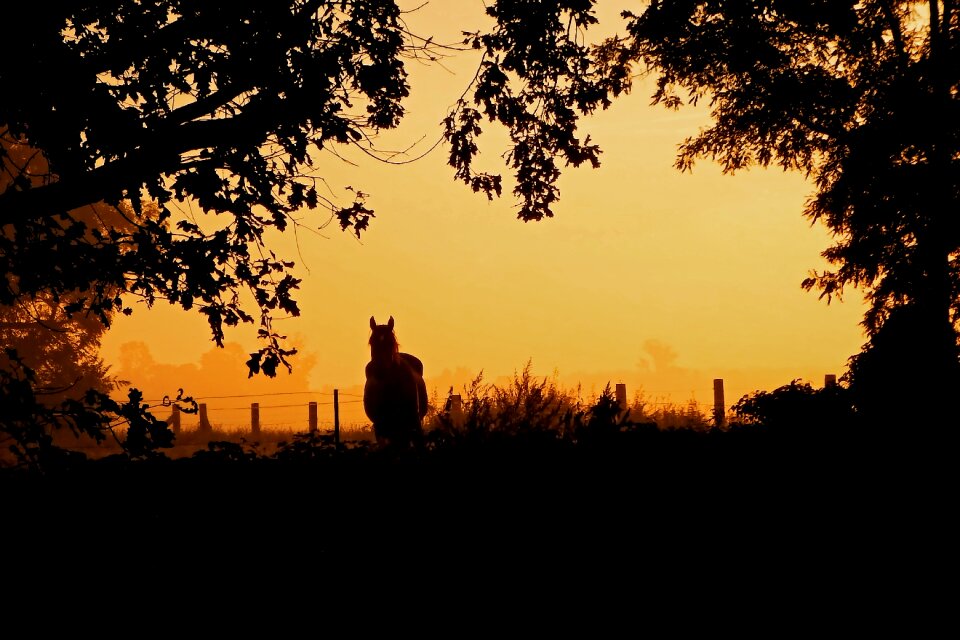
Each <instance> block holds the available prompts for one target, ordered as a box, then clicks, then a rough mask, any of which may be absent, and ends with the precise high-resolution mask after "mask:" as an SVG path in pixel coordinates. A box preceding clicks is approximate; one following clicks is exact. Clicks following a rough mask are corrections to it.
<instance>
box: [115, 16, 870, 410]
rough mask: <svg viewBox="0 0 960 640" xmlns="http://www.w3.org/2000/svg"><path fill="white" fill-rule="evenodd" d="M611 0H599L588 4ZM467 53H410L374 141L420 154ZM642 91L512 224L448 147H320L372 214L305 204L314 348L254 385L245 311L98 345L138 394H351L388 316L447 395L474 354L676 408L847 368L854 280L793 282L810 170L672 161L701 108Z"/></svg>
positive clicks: (168, 314)
mask: <svg viewBox="0 0 960 640" xmlns="http://www.w3.org/2000/svg"><path fill="white" fill-rule="evenodd" d="M617 4H618V3H615V2H604V3H602V6H603V8H604V12H603V13H602V14H601V17H603V18H607V17H610V16H611V15H613V14H614V13H615V12H613V11H612V8H613V7H615V6H616V5H617ZM474 5H476V6H474ZM481 12H482V5H481V3H480V2H479V1H478V2H463V3H460V2H457V3H450V2H442V3H441V2H437V1H434V2H433V3H431V4H429V5H427V6H426V7H425V8H424V9H423V10H421V12H420V13H419V15H416V16H413V17H411V24H412V26H414V28H415V29H416V30H418V31H419V32H420V33H424V34H428V35H429V34H432V35H434V36H435V37H436V39H437V40H438V41H452V40H456V36H457V33H458V30H459V28H460V27H461V26H462V25H465V24H469V23H470V22H469V20H474V21H476V20H477V19H478V18H476V16H479V15H482V14H481ZM476 61H477V58H476V56H475V55H474V54H472V53H471V54H464V55H462V56H458V57H456V58H454V59H450V60H447V61H446V62H445V68H441V67H424V66H420V65H414V66H411V67H410V71H411V84H412V96H411V99H410V100H409V102H408V103H407V108H408V116H407V118H406V121H405V123H404V125H403V126H402V128H401V129H400V130H399V131H396V132H390V133H389V134H388V135H384V136H383V138H382V141H381V142H382V145H383V147H384V148H387V149H400V148H406V147H408V146H410V145H411V144H413V143H415V142H417V141H418V140H421V139H422V142H420V143H419V144H418V145H417V146H416V147H414V149H413V150H412V152H411V154H412V155H416V154H417V153H418V152H422V151H425V150H426V149H427V148H428V147H429V146H430V145H431V144H432V143H433V142H434V141H435V140H436V139H437V138H438V137H439V136H440V134H441V128H440V124H439V123H440V120H441V119H442V118H443V117H444V115H445V114H446V112H447V109H448V108H449V107H450V106H451V105H452V104H453V102H454V101H455V100H456V98H457V96H458V95H459V94H460V93H461V92H462V91H463V88H464V86H465V85H466V83H467V82H469V79H470V77H472V74H473V71H474V69H475V65H476ZM650 93H651V91H650V83H649V82H643V81H641V82H638V84H637V86H636V87H635V90H634V92H633V94H632V95H631V96H629V97H627V98H625V99H621V100H619V101H618V102H617V103H615V104H614V106H613V107H612V108H611V109H609V110H608V111H606V112H603V113H601V114H597V115H596V116H594V117H592V118H590V119H588V120H586V121H585V122H584V125H583V128H584V130H585V132H589V133H590V134H591V136H592V138H593V139H594V140H595V141H596V142H597V143H598V144H600V146H601V147H602V149H603V150H604V153H603V155H602V157H601V161H602V166H601V167H600V168H599V169H596V170H591V169H588V168H581V169H576V170H574V169H568V170H567V171H566V173H565V174H564V176H563V178H562V180H561V183H560V188H561V201H560V203H559V204H558V205H557V206H556V207H555V209H554V211H555V214H556V217H555V218H553V219H550V220H544V221H542V222H530V223H523V222H520V221H519V220H517V219H516V205H515V202H514V201H513V199H512V197H511V196H510V195H509V193H508V191H509V189H510V182H509V181H507V182H506V184H505V189H504V192H505V194H504V197H502V198H501V199H500V200H498V201H494V202H487V201H486V199H485V198H484V197H482V196H479V195H477V194H474V193H472V192H470V190H469V189H468V188H467V187H465V186H464V185H462V184H459V183H455V182H454V181H453V173H452V169H450V168H449V167H447V166H446V164H445V153H444V151H443V148H442V146H441V147H440V148H438V149H437V150H435V151H434V152H432V153H430V154H429V155H427V156H426V157H425V158H423V159H422V160H419V161H417V162H414V163H410V164H406V165H400V166H390V165H386V164H382V163H377V162H375V161H372V160H369V159H367V158H365V157H363V156H362V155H361V154H359V153H357V152H351V151H349V150H348V151H347V152H345V154H344V155H345V156H346V157H347V158H348V159H350V160H352V161H353V162H355V163H356V166H352V165H349V164H347V163H345V162H343V161H341V160H338V159H336V158H334V157H333V156H331V155H327V156H325V157H321V158H318V161H319V166H320V169H321V173H322V175H323V176H324V177H325V178H326V180H327V182H328V184H329V186H330V188H331V189H332V194H334V195H336V196H337V197H338V198H340V200H341V201H342V202H343V203H347V202H349V201H350V194H349V192H346V191H344V190H343V187H345V186H348V185H349V186H353V187H355V188H358V189H362V190H363V191H365V192H368V193H370V194H371V195H370V198H369V200H368V204H369V205H371V206H372V207H373V208H374V209H375V210H376V213H377V217H376V218H375V219H374V221H373V223H372V225H371V227H370V229H369V230H368V231H367V232H366V233H365V234H364V235H363V237H362V239H361V240H359V241H358V240H357V239H356V238H354V237H353V236H350V235H346V234H343V233H341V232H339V231H338V230H337V229H336V228H334V227H335V226H336V225H332V226H331V227H330V228H328V229H326V230H324V231H323V232H322V235H318V234H315V233H311V232H310V229H316V228H317V227H318V226H319V224H320V223H321V222H322V221H323V217H322V216H321V217H314V218H310V217H307V218H306V219H305V220H304V226H305V228H304V229H301V230H300V231H299V233H298V234H297V235H296V236H294V234H292V233H287V234H285V235H284V236H279V237H274V238H272V239H271V242H273V244H272V246H273V247H275V249H276V250H277V252H278V253H279V254H281V255H285V256H287V257H289V258H292V259H294V260H296V262H297V268H296V273H297V274H298V275H299V276H300V277H302V278H303V283H302V285H301V289H300V292H299V298H298V299H299V302H300V306H301V310H302V316H301V317H300V318H296V319H287V320H281V321H278V322H277V323H276V327H277V328H278V329H279V330H281V331H282V332H285V333H287V335H289V336H291V337H294V338H295V339H296V342H297V344H298V345H300V347H301V349H302V350H303V352H304V354H305V357H298V358H297V359H295V360H294V366H295V367H298V366H299V369H297V370H296V371H295V373H294V375H293V376H288V375H287V374H286V373H285V372H282V373H280V374H279V377H278V379H277V380H274V381H269V380H267V381H264V380H259V381H248V380H247V379H246V374H245V370H244V368H243V360H244V359H245V358H244V354H245V353H246V352H248V351H252V350H254V349H255V348H256V341H255V334H256V327H255V326H253V327H252V326H246V327H241V328H239V329H234V330H227V332H226V335H227V340H228V342H231V343H236V344H235V345H234V346H232V347H230V349H228V350H227V352H226V353H224V352H221V353H220V354H219V355H217V354H209V353H207V352H210V351H211V349H212V348H213V345H212V343H211V342H210V340H209V332H208V330H207V328H206V325H205V323H204V320H203V318H202V317H201V316H200V315H199V314H197V313H195V312H194V313H191V312H183V311H180V310H178V309H171V308H169V307H167V306H166V305H164V304H160V305H158V306H157V307H155V308H154V309H152V310H147V309H145V308H137V309H136V311H135V313H134V315H133V316H132V317H129V318H125V317H121V318H118V319H117V320H116V323H115V326H114V327H113V328H112V329H111V330H110V332H109V333H108V334H107V336H106V338H105V340H104V342H103V355H104V357H105V358H106V359H107V361H108V362H109V363H111V364H112V365H113V368H114V369H113V370H114V372H115V373H121V374H123V376H124V377H127V378H129V379H131V381H132V382H133V383H134V385H139V386H140V387H141V388H143V389H145V390H146V391H147V394H148V396H153V395H156V394H160V395H162V394H163V393H175V392H176V387H177V386H187V387H188V388H187V391H188V392H190V393H193V394H194V395H228V394H231V393H234V394H236V395H244V394H249V393H254V392H256V393H260V392H261V391H263V390H270V392H273V393H277V392H284V391H306V390H310V389H313V390H317V391H319V390H323V389H325V390H328V391H329V390H330V389H332V388H334V387H337V388H339V389H341V390H346V389H353V390H354V391H356V390H357V389H358V388H359V386H360V385H362V383H363V369H364V365H365V363H366V361H367V359H368V357H369V350H368V347H367V344H366V343H367V338H368V336H369V318H370V316H371V315H374V316H376V318H377V320H378V321H380V322H384V321H386V319H387V317H388V316H390V315H392V316H393V317H394V318H395V320H396V329H397V335H398V337H399V340H400V343H401V348H402V349H404V350H407V351H410V352H412V353H415V354H416V355H417V356H418V357H420V358H421V359H422V360H423V362H424V364H425V369H426V371H425V374H426V378H427V384H428V388H430V389H436V390H438V391H439V392H440V393H441V394H445V392H446V390H447V388H448V387H449V386H451V385H453V386H455V387H456V388H457V389H458V390H459V385H461V384H463V382H465V381H466V379H468V378H470V377H472V376H474V375H476V374H477V373H478V372H480V371H481V370H482V371H483V372H484V373H485V378H486V379H487V380H488V381H493V380H495V379H496V378H497V377H499V376H503V375H509V374H511V373H512V372H514V371H516V370H520V369H522V368H523V366H524V365H525V363H526V362H527V361H528V360H530V361H532V365H533V371H534V373H535V374H537V375H539V376H551V375H554V373H556V374H557V376H558V377H559V379H560V381H561V382H562V383H563V384H564V385H566V386H574V385H576V383H577V382H580V383H582V384H583V388H584V391H585V392H592V391H598V390H599V389H600V388H602V386H603V384H604V383H605V382H606V381H610V382H611V383H616V382H624V383H626V384H627V387H628V393H629V394H630V395H632V394H633V393H634V392H636V391H637V390H638V389H640V388H642V389H643V390H644V392H645V394H646V395H647V397H648V398H669V399H670V400H672V401H675V402H686V401H687V400H689V399H691V398H695V399H697V400H699V401H701V402H711V401H712V380H713V379H714V378H724V380H725V386H726V397H727V402H728V404H731V403H732V402H733V401H735V400H736V399H737V398H739V397H740V396H741V395H743V394H744V393H748V392H751V391H754V390H756V389H772V388H774V387H776V386H779V385H781V384H785V383H787V382H789V381H790V380H791V379H792V378H803V379H805V380H808V381H811V382H814V383H815V384H817V385H819V384H822V381H823V375H824V374H826V373H836V374H838V375H839V374H842V373H843V371H844V370H845V363H846V359H847V358H848V357H849V356H850V355H852V354H853V353H855V352H857V351H858V350H859V347H860V345H861V344H862V343H863V342H864V340H865V339H864V337H863V334H862V331H861V328H860V326H859V324H858V323H859V321H860V319H861V317H862V313H863V303H862V299H861V297H860V296H859V295H848V297H847V300H846V301H845V302H844V303H837V302H836V301H835V302H834V303H833V304H831V305H829V306H828V305H827V304H826V303H825V302H824V301H820V300H818V299H817V295H816V293H808V292H804V291H803V290H802V289H801V288H800V282H801V280H803V278H804V277H806V275H807V274H808V271H809V270H810V269H812V268H816V269H822V268H823V267H824V266H825V263H824V261H823V260H822V258H820V256H819V254H820V252H821V251H822V250H823V249H824V248H826V247H827V246H828V243H829V237H828V235H827V232H826V231H825V230H824V229H823V228H821V227H811V226H810V224H809V222H808V221H807V220H805V219H804V218H803V217H802V216H801V210H802V207H803V203H804V200H805V198H806V197H807V196H809V195H810V194H811V192H812V187H811V185H810V184H809V183H807V182H805V181H804V179H803V177H802V176H800V175H797V174H785V173H783V172H782V171H780V170H779V169H774V170H766V171H764V170H753V171H749V172H743V173H741V174H737V175H735V176H724V175H722V174H721V173H720V171H719V169H718V168H717V167H716V166H715V165H712V164H711V163H709V162H706V161H701V162H700V163H699V164H698V165H697V166H696V167H695V168H694V171H693V172H692V174H691V173H686V174H681V173H680V172H678V171H677V170H675V169H674V168H673V166H672V165H673V161H674V157H675V154H676V148H677V144H678V143H679V142H680V141H681V140H682V139H683V138H684V137H685V136H688V135H691V134H694V133H696V131H697V129H698V127H700V126H702V125H704V124H705V123H706V122H707V120H706V117H705V112H704V110H703V109H684V110H681V111H680V112H670V111H667V110H665V109H663V108H662V107H650V106H649V95H650ZM484 137H489V138H490V139H489V140H487V141H486V146H482V149H484V150H485V153H483V154H482V155H481V158H480V162H481V165H480V167H478V168H480V169H485V170H491V171H500V170H501V166H502V163H501V160H500V158H499V154H500V153H501V151H502V150H503V149H504V148H505V147H504V146H503V143H504V138H503V136H502V134H500V133H497V132H494V131H492V130H491V131H490V132H488V133H487V135H485V136H484ZM505 178H506V177H505ZM308 228H309V229H308ZM855 293H856V292H850V294H855ZM136 342H142V343H143V345H135V344H133V343H136ZM123 354H125V356H124V355H123ZM204 354H207V355H204ZM231 354H232V355H231ZM201 358H205V359H206V360H205V362H203V363H202V362H201ZM191 365H192V366H191ZM238 369H239V370H238ZM178 371H179V373H177V372H178ZM161 374H163V375H161ZM168 374H169V375H168ZM177 379H180V380H184V381H186V382H189V383H192V386H193V388H192V389H191V388H189V386H188V385H186V382H184V383H178V382H177V381H176V380H177ZM138 380H139V381H138ZM164 389H166V390H164ZM290 397H291V398H300V396H290ZM271 398H272V400H278V398H284V396H276V397H271ZM325 398H326V396H323V397H318V398H316V399H319V400H320V401H323V400H324V399H325ZM299 401H300V400H291V402H294V403H296V402H299ZM231 402H232V404H230V406H231V407H235V406H239V405H243V404H245V403H247V402H248V399H239V400H232V401H231ZM261 402H266V400H261ZM304 402H305V401H304ZM277 404H280V403H279V401H278V402H277ZM353 409H358V405H353ZM234 415H238V416H239V415H245V414H243V412H240V413H236V414H234ZM222 416H223V422H224V423H227V422H229V421H230V418H228V417H227V414H226V413H224V414H222ZM356 419H357V420H362V419H363V418H362V415H357V416H356ZM265 421H267V422H268V420H265ZM214 422H215V423H216V422H217V421H216V420H214Z"/></svg>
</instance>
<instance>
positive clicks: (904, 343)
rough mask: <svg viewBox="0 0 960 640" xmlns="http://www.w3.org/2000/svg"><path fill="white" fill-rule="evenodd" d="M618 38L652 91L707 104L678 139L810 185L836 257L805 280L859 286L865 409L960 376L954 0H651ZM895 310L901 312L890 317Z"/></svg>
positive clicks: (832, 287)
mask: <svg viewBox="0 0 960 640" xmlns="http://www.w3.org/2000/svg"><path fill="white" fill-rule="evenodd" d="M626 16H627V17H628V18H629V34H630V38H629V40H628V42H627V44H626V46H627V47H629V48H630V50H631V57H632V59H634V60H638V61H642V63H643V64H645V65H649V67H650V69H651V70H652V72H654V73H655V74H656V76H657V91H656V93H655V94H654V96H653V98H654V101H655V102H659V103H661V104H664V105H665V106H667V107H671V108H677V107H679V106H681V105H682V104H684V103H693V104H696V103H698V102H704V103H707V104H708V105H709V108H710V113H711V117H712V123H711V125H710V126H709V127H707V128H705V129H704V130H702V131H701V132H700V133H699V134H697V135H695V136H693V137H691V138H689V139H687V140H685V141H684V142H683V144H682V145H681V147H680V153H679V157H678V159H677V166H678V167H679V168H680V169H689V168H690V167H692V165H693V163H694V161H695V160H696V159H698V158H709V159H713V160H716V161H717V162H719V163H720V165H721V166H722V167H723V169H724V170H725V171H727V172H735V171H737V170H740V169H744V168H746V167H749V166H751V165H759V166H767V165H771V164H779V165H780V166H782V167H783V168H784V169H789V170H798V171H802V172H804V173H805V174H806V175H808V176H809V177H810V178H811V180H812V181H813V183H814V184H815V186H816V191H815V193H814V194H813V195H812V197H811V198H810V199H809V201H808V204H807V208H806V211H805V215H806V216H807V217H809V218H810V219H811V220H813V221H818V222H822V223H824V224H825V225H826V226H827V227H828V228H829V229H830V231H831V232H833V235H834V239H835V241H836V242H835V244H834V245H833V246H832V247H830V248H829V249H827V250H826V251H825V253H824V256H825V257H826V258H827V259H828V260H829V261H830V262H831V263H833V265H835V268H834V269H833V270H831V271H827V272H824V273H813V274H812V275H811V277H810V278H809V279H807V280H806V281H805V282H804V283H803V286H804V287H805V288H807V289H814V288H816V289H819V290H820V291H821V292H822V296H825V297H827V298H828V299H829V298H830V297H832V296H839V295H841V294H842V292H843V289H844V287H845V286H848V285H849V286H855V287H860V288H862V289H863V290H864V291H865V293H866V294H867V298H868V301H869V305H870V306H869V309H868V310H867V313H866V315H865V318H864V322H863V324H864V327H865V328H866V330H867V334H868V335H869V336H870V338H871V342H870V343H868V344H867V345H865V346H864V350H863V353H862V354H860V355H858V356H856V357H855V358H854V359H853V361H852V363H851V365H852V369H853V370H854V371H853V372H852V375H851V376H850V382H851V384H852V386H853V389H854V392H855V403H856V404H857V405H858V406H859V407H860V409H861V410H863V411H865V412H868V413H870V414H872V418H873V419H875V420H885V419H892V420H893V421H894V422H896V421H899V420H901V419H904V418H905V416H904V415H896V416H891V415H890V411H891V410H892V409H894V410H895V407H896V406H897V405H892V404H891V403H890V402H889V399H890V397H891V396H892V395H893V394H900V395H902V396H906V397H907V398H909V399H911V400H915V401H916V402H915V403H913V402H901V403H899V406H903V407H909V409H908V411H910V412H913V413H915V412H916V409H917V406H918V405H919V406H920V407H927V408H928V409H927V411H928V412H929V414H930V415H929V416H928V417H934V416H935V415H936V413H937V412H938V409H937V408H936V405H937V403H938V402H940V401H941V400H942V398H944V397H948V396H949V395H950V394H952V393H955V390H956V389H957V388H958V385H960V364H958V346H957V322H958V318H960V261H958V260H957V257H958V254H960V223H958V218H957V212H958V210H960V171H958V167H960V126H958V123H960V15H958V11H957V6H956V3H955V2H953V1H952V0H930V1H925V2H917V1H894V2H889V1H886V0H867V1H860V0H842V1H841V0H822V1H818V2H794V1H792V0H716V1H709V2H708V1H688V0H653V1H651V2H649V3H647V6H646V8H645V9H644V10H643V11H642V12H638V13H637V14H626ZM894 317H897V319H896V320H894Z"/></svg>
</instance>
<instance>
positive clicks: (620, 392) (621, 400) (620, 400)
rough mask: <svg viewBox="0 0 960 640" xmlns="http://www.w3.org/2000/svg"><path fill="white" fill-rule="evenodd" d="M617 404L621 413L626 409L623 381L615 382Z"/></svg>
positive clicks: (625, 390)
mask: <svg viewBox="0 0 960 640" xmlns="http://www.w3.org/2000/svg"><path fill="white" fill-rule="evenodd" d="M617 404H618V405H620V412H621V413H623V412H625V411H626V410H627V385H625V384H623V383H617Z"/></svg>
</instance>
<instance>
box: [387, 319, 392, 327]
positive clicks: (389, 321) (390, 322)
mask: <svg viewBox="0 0 960 640" xmlns="http://www.w3.org/2000/svg"><path fill="white" fill-rule="evenodd" d="M387 327H389V328H390V329H393V316H390V319H389V320H387Z"/></svg>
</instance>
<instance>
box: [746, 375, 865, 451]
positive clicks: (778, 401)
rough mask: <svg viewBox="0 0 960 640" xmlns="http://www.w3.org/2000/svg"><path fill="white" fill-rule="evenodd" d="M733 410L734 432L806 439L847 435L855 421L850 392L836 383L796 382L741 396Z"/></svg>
mask: <svg viewBox="0 0 960 640" xmlns="http://www.w3.org/2000/svg"><path fill="white" fill-rule="evenodd" d="M732 411H733V413H734V415H735V416H737V419H738V422H737V423H735V424H733V425H731V428H732V429H733V430H741V431H743V430H750V429H753V430H757V429H758V428H762V429H763V430H769V431H770V432H772V433H774V434H775V435H783V436H792V437H805V438H812V437H817V438H832V437H836V436H840V435H849V434H850V433H851V432H852V430H853V428H854V425H855V424H856V420H857V416H856V412H855V411H854V409H853V405H852V404H851V395H850V391H849V389H847V388H846V387H843V386H840V385H839V384H835V385H828V386H826V387H823V388H820V389H815V388H814V387H813V386H812V385H811V384H810V383H809V382H803V381H801V380H798V379H797V380H792V381H791V382H790V383H789V384H786V385H784V386H782V387H778V388H777V389H774V390H773V391H756V392H754V393H752V394H749V395H746V396H743V397H742V398H740V400H738V401H737V403H736V404H735V405H734V406H733V409H732Z"/></svg>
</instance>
